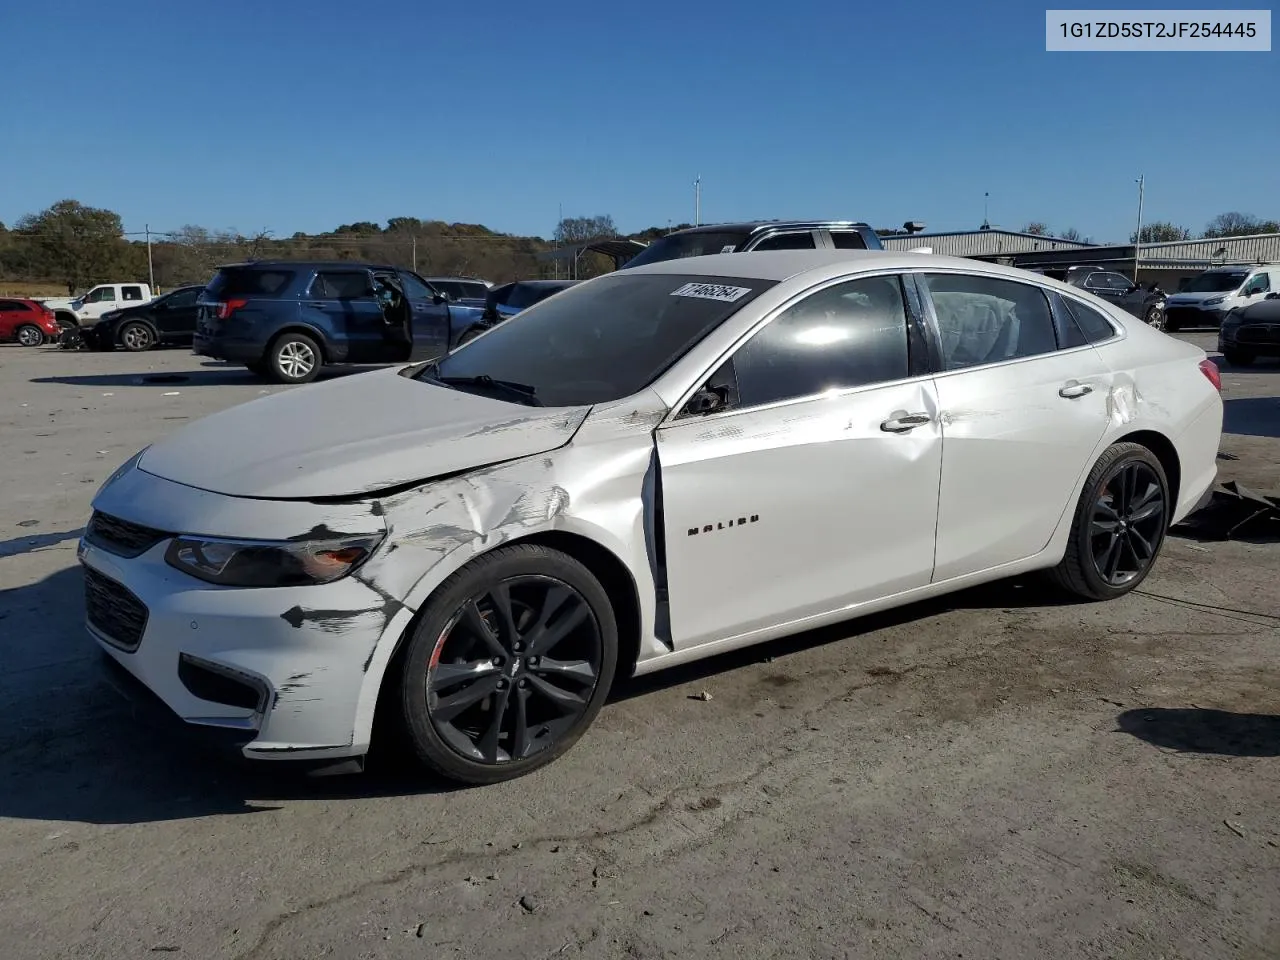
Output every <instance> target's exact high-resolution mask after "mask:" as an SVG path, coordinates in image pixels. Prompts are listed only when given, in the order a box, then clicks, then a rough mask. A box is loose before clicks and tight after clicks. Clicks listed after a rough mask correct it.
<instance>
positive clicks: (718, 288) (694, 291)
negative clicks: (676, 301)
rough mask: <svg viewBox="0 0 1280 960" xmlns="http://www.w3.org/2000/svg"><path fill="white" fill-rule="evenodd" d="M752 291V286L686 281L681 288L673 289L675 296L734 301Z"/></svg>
mask: <svg viewBox="0 0 1280 960" xmlns="http://www.w3.org/2000/svg"><path fill="white" fill-rule="evenodd" d="M750 292H751V288H750V287H726V286H724V285H723V284H720V283H686V284H685V285H684V286H683V287H681V288H680V289H679V290H672V291H671V296H673V297H698V298H699V299H701V300H720V301H721V302H723V303H734V302H735V301H738V300H741V299H742V298H743V297H745V296H746V295H747V294H748V293H750Z"/></svg>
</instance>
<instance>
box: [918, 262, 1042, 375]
mask: <svg viewBox="0 0 1280 960" xmlns="http://www.w3.org/2000/svg"><path fill="white" fill-rule="evenodd" d="M927 282H928V287H929V294H930V297H931V299H932V300H933V308H934V310H935V312H936V313H937V315H938V332H939V333H940V334H941V338H942V364H943V368H944V369H946V370H959V369H961V368H963V367H972V366H977V365H979V364H983V363H999V362H1001V361H1002V360H1014V359H1017V358H1018V357H1032V356H1035V355H1037V354H1042V353H1051V352H1052V351H1054V350H1056V349H1058V341H1057V338H1056V337H1055V336H1054V333H1053V317H1052V316H1051V315H1050V313H1049V301H1048V300H1047V299H1045V295H1044V293H1043V292H1042V291H1041V290H1040V289H1039V288H1038V287H1033V286H1031V285H1030V284H1026V283H1018V282H1017V281H1015V280H1003V279H1000V278H998V277H978V276H971V275H967V274H954V273H952V274H948V273H931V274H928V275H927Z"/></svg>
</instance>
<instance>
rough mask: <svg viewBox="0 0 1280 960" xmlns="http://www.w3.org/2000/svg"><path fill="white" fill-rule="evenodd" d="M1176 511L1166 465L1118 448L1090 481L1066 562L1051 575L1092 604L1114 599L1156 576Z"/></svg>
mask: <svg viewBox="0 0 1280 960" xmlns="http://www.w3.org/2000/svg"><path fill="white" fill-rule="evenodd" d="M1172 512H1173V503H1172V498H1171V496H1170V491H1169V481H1168V478H1167V477H1166V475H1165V471H1164V467H1163V466H1162V465H1161V463H1160V460H1159V459H1158V458H1157V457H1156V456H1155V454H1154V453H1152V452H1151V451H1150V450H1149V449H1147V448H1146V447H1144V446H1142V445H1141V444H1137V443H1117V444H1114V445H1112V446H1111V447H1109V448H1108V449H1107V450H1106V452H1105V453H1103V455H1102V456H1101V457H1100V458H1099V459H1098V462H1097V463H1096V464H1094V467H1093V469H1092V470H1091V471H1090V472H1089V476H1088V477H1087V478H1086V480H1085V482H1084V488H1083V489H1082V490H1081V492H1080V499H1079V501H1078V502H1077V504H1076V511H1075V515H1074V519H1073V521H1072V526H1071V533H1070V536H1069V539H1068V541H1067V549H1066V552H1065V554H1064V556H1063V558H1062V562H1061V563H1059V564H1058V566H1057V567H1055V568H1054V569H1053V571H1052V572H1051V575H1052V577H1053V579H1055V580H1056V581H1057V583H1058V585H1059V586H1060V587H1062V588H1063V589H1065V590H1067V591H1069V592H1071V593H1074V594H1076V595H1077V596H1080V597H1083V598H1085V599H1087V600H1111V599H1114V598H1115V597H1120V596H1123V595H1124V594H1126V593H1128V592H1129V591H1130V590H1133V589H1134V588H1135V587H1137V586H1138V584H1140V583H1141V582H1142V581H1143V580H1145V579H1146V577H1147V574H1148V573H1150V572H1151V568H1152V565H1153V564H1154V563H1155V560H1156V557H1157V556H1158V555H1159V553H1160V548H1161V546H1163V544H1164V537H1165V533H1166V531H1167V530H1168V528H1169V521H1170V519H1171V515H1172Z"/></svg>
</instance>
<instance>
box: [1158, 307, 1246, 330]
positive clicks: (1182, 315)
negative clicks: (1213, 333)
mask: <svg viewBox="0 0 1280 960" xmlns="http://www.w3.org/2000/svg"><path fill="white" fill-rule="evenodd" d="M1230 312H1231V311H1230V310H1223V309H1220V308H1216V307H1199V306H1186V305H1179V304H1169V303H1166V304H1165V308H1164V316H1165V322H1166V323H1171V324H1173V325H1174V326H1176V327H1180V328H1188V327H1219V326H1221V325H1222V320H1223V318H1224V317H1225V316H1226V315H1227V314H1228V313H1230Z"/></svg>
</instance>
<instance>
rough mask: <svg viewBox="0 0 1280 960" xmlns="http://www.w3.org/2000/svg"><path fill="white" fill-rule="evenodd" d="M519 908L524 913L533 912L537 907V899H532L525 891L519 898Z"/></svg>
mask: <svg viewBox="0 0 1280 960" xmlns="http://www.w3.org/2000/svg"><path fill="white" fill-rule="evenodd" d="M520 909H521V910H523V911H524V912H525V913H533V912H534V911H535V910H537V909H538V901H536V900H534V899H533V897H531V896H529V895H528V894H527V893H526V894H525V895H524V896H523V897H521V898H520Z"/></svg>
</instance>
